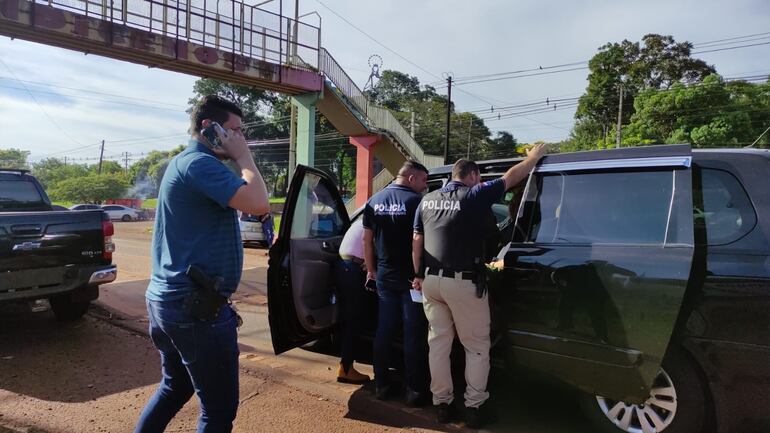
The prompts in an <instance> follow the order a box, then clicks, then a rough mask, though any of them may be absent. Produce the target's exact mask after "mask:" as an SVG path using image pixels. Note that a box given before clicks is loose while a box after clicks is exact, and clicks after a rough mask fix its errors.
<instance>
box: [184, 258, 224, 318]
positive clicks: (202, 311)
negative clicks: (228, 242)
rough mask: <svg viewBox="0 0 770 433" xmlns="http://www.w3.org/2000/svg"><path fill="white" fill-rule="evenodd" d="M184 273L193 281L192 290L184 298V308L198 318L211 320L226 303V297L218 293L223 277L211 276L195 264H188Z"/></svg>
mask: <svg viewBox="0 0 770 433" xmlns="http://www.w3.org/2000/svg"><path fill="white" fill-rule="evenodd" d="M186 274H187V276H188V277H189V278H190V281H192V282H193V288H194V290H193V291H192V292H191V293H190V294H189V295H188V296H187V297H186V298H185V300H184V310H185V311H186V312H187V313H188V314H190V315H191V316H193V317H194V318H196V319H198V320H202V321H205V322H213V321H214V320H216V318H217V317H218V316H219V310H220V309H221V308H222V306H223V305H226V304H227V298H226V297H224V296H222V295H221V294H219V286H221V285H222V283H223V282H224V278H222V277H214V278H211V277H209V276H208V275H206V274H205V273H204V272H203V271H202V270H201V269H200V268H199V267H197V266H195V265H190V267H188V268H187V272H186Z"/></svg>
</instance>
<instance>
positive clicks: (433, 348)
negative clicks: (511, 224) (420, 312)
mask: <svg viewBox="0 0 770 433" xmlns="http://www.w3.org/2000/svg"><path fill="white" fill-rule="evenodd" d="M545 153H546V148H545V146H543V145H536V146H535V147H533V148H532V150H530V151H529V156H528V157H527V158H526V159H525V160H524V161H522V162H520V163H519V164H517V165H515V166H513V167H511V168H510V169H509V170H508V171H507V172H506V173H505V174H504V175H503V176H502V177H501V178H499V179H495V180H493V181H490V182H483V183H480V180H481V175H480V173H479V168H478V166H477V165H476V163H475V162H473V161H469V160H467V159H461V160H459V161H457V162H456V163H455V165H454V167H453V168H452V181H451V182H449V183H447V185H446V186H445V187H444V188H441V189H439V190H436V191H433V192H431V193H429V194H427V195H426V196H425V197H424V198H423V199H422V202H421V203H420V206H419V207H418V209H417V213H416V215H415V221H414V240H413V245H412V251H413V253H412V254H413V265H414V268H415V275H416V276H415V279H414V281H413V287H414V288H415V289H420V290H422V293H423V306H424V308H425V314H426V316H427V318H428V322H429V323H430V330H429V333H428V344H429V346H430V355H429V361H430V374H431V384H430V390H431V392H432V393H433V404H434V405H436V406H437V411H438V421H439V422H441V423H446V422H449V421H450V419H451V404H452V400H453V399H454V390H453V387H452V374H451V368H450V360H449V354H450V352H451V351H452V342H453V341H454V337H455V330H456V332H457V336H458V337H459V338H460V342H461V343H462V344H463V346H464V347H465V379H466V382H467V387H466V391H465V407H466V425H467V426H468V427H471V428H478V427H479V426H480V425H481V424H482V423H483V417H482V416H481V411H480V408H481V405H482V404H484V402H485V401H486V400H487V398H489V393H488V392H487V377H488V376H489V348H490V336H489V329H490V314H489V300H488V298H487V295H486V292H485V291H484V290H483V285H481V286H480V283H481V282H482V281H483V278H484V275H483V272H484V269H485V267H484V238H485V233H484V229H485V225H484V219H485V218H486V217H487V216H488V215H489V212H490V209H491V207H492V205H493V204H494V203H497V202H498V201H499V200H500V199H501V198H502V196H503V194H504V193H505V191H507V190H508V189H510V188H512V187H513V186H515V185H516V184H517V183H519V182H520V181H521V180H523V179H524V178H525V177H526V176H527V175H528V174H529V172H530V171H531V170H532V169H533V168H534V167H535V165H536V164H537V162H538V161H539V160H540V158H541V157H542V156H543V155H545ZM480 289H481V290H480Z"/></svg>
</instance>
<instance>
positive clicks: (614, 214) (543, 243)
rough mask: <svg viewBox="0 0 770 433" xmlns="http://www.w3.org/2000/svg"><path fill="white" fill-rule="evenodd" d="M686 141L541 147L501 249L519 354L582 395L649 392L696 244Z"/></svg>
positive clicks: (622, 396) (636, 397)
mask: <svg viewBox="0 0 770 433" xmlns="http://www.w3.org/2000/svg"><path fill="white" fill-rule="evenodd" d="M691 160H692V156H691V149H690V147H689V146H687V145H676V146H650V147H639V148H630V149H618V150H608V151H597V152H577V153H571V154H569V153H567V154H558V155H552V156H547V157H546V158H545V159H544V160H543V161H542V163H541V165H539V166H538V167H537V168H536V169H535V170H534V172H533V173H532V174H531V175H530V178H529V181H528V184H527V187H526V190H525V192H524V199H523V201H522V203H521V205H520V207H519V211H518V215H517V221H516V224H517V227H518V228H519V229H520V230H516V233H515V234H514V235H513V242H511V244H510V245H509V248H508V251H507V252H506V253H505V277H506V278H507V281H508V282H509V284H511V283H512V284H513V285H514V286H515V292H514V294H513V296H511V297H510V304H509V305H508V306H507V311H508V312H509V314H508V323H507V324H506V326H505V327H506V329H508V338H509V340H508V341H509V343H510V348H511V349H512V351H513V352H512V354H513V356H514V358H515V360H516V361H517V363H519V364H521V365H524V366H525V367H529V368H532V369H534V370H539V371H541V372H545V373H547V374H548V375H550V376H553V377H556V378H558V379H561V380H563V381H565V382H567V383H571V384H573V385H575V386H577V387H578V388H580V389H582V390H584V391H586V392H589V393H591V394H596V395H601V396H605V397H608V398H613V399H618V400H622V401H626V402H632V403H641V402H643V401H644V400H645V399H646V398H647V397H649V393H650V387H651V386H652V383H653V379H654V378H655V377H656V375H657V374H658V371H659V369H660V366H661V361H662V359H663V357H664V356H665V354H666V349H667V347H668V344H669V340H670V338H671V335H672V332H673V330H674V326H675V324H676V321H677V316H678V314H679V310H680V307H681V305H682V300H683V297H684V295H685V289H686V287H687V284H688V280H689V276H690V270H691V266H692V261H693V252H694V229H693V197H692V181H691V169H690V166H691Z"/></svg>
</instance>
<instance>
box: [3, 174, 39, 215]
mask: <svg viewBox="0 0 770 433" xmlns="http://www.w3.org/2000/svg"><path fill="white" fill-rule="evenodd" d="M46 207H48V205H47V204H46V202H45V200H44V199H43V197H42V195H41V194H40V192H39V191H38V190H37V188H35V184H34V183H32V182H29V181H26V180H3V181H0V209H3V210H16V209H18V210H29V209H37V208H46Z"/></svg>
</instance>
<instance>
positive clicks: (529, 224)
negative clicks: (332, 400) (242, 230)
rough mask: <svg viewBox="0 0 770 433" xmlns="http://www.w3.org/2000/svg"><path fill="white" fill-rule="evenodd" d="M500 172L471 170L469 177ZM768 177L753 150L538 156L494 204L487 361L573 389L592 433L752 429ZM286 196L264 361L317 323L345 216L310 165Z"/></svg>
mask: <svg viewBox="0 0 770 433" xmlns="http://www.w3.org/2000/svg"><path fill="white" fill-rule="evenodd" d="M516 162H517V160H516V159H509V160H497V161H484V162H481V163H480V167H481V170H482V175H483V176H485V177H496V176H499V175H500V174H502V173H503V172H504V171H505V169H507V168H508V167H509V166H511V165H513V164H515V163H516ZM449 172H450V168H449V167H442V168H439V169H436V170H433V171H432V172H431V176H430V182H429V185H430V187H431V188H437V187H440V186H441V185H442V184H443V183H445V182H446V180H448V176H449ZM769 179H770V151H766V150H753V149H730V150H728V149H719V150H695V151H692V150H691V149H690V147H689V146H686V145H674V146H650V147H639V148H628V149H617V150H605V151H595V152H576V153H568V154H554V155H549V156H547V157H545V158H544V159H543V161H542V162H541V163H540V164H539V165H538V167H537V168H536V169H535V170H534V171H533V173H532V174H531V175H530V177H529V179H528V180H527V181H526V183H524V184H522V185H520V186H518V187H517V188H514V190H513V191H511V192H509V193H508V194H506V196H505V198H504V199H503V200H502V201H501V203H500V204H499V205H498V206H497V207H496V208H495V214H496V216H497V217H498V223H499V226H500V227H501V229H502V230H501V231H502V232H503V233H504V236H507V238H504V239H503V241H502V242H501V245H500V251H499V254H498V258H499V259H501V260H503V262H504V267H503V270H501V271H498V272H497V273H494V274H493V275H492V278H491V281H492V289H491V292H490V304H491V305H492V309H493V316H492V317H493V319H492V320H493V329H494V331H493V332H495V333H496V335H495V339H494V341H496V346H495V347H494V348H493V352H494V353H493V355H495V356H496V357H497V360H498V361H502V362H503V363H504V365H505V366H506V367H509V366H511V367H512V366H515V367H523V368H526V369H530V370H534V371H537V372H539V373H545V374H547V375H548V376H550V377H553V378H556V379H558V380H559V381H561V382H563V383H566V384H569V385H572V386H574V387H575V388H577V389H579V390H580V391H581V400H582V401H581V405H582V407H583V408H584V409H585V411H586V412H587V415H588V417H589V418H591V419H592V421H594V422H595V425H596V428H598V429H600V430H602V431H607V432H629V433H632V432H633V433H636V432H640V433H650V432H668V433H678V432H688V433H700V432H703V431H711V430H714V431H718V432H741V433H743V432H749V431H768V428H769V427H770V421H769V419H770V414H768V408H770V188H768V180H769ZM286 204H287V205H286V208H285V209H286V210H285V211H284V217H283V219H282V221H281V227H280V233H281V237H280V239H279V241H278V242H277V243H276V245H275V246H274V247H273V249H272V250H271V252H270V256H271V257H270V267H269V271H268V305H269V312H270V328H271V333H272V337H273V346H274V349H275V351H276V353H281V352H283V351H286V350H289V349H291V348H293V347H297V346H300V345H302V344H304V343H307V342H309V341H313V340H315V339H318V338H320V337H322V336H324V335H327V334H328V333H329V332H331V331H333V328H334V325H335V323H336V317H337V311H336V310H337V308H336V304H335V302H334V296H333V293H334V288H333V287H332V285H331V281H332V278H331V266H332V264H333V263H334V261H335V260H336V248H337V247H338V246H339V243H340V241H341V239H342V236H343V235H344V233H345V230H346V229H347V227H348V226H349V223H350V222H349V217H348V214H347V212H346V211H345V206H344V204H343V203H342V200H341V199H340V197H339V194H338V192H337V190H336V188H335V186H334V183H333V182H332V180H331V179H330V178H329V177H328V176H326V175H325V174H324V173H322V172H320V171H317V170H314V169H310V168H307V167H300V168H299V169H298V170H297V173H296V175H295V178H294V179H293V181H292V185H291V190H290V193H289V197H288V199H287V203H286ZM506 209H511V210H513V213H514V214H513V215H506V214H505V210H506ZM323 282H329V283H327V284H324V283H323Z"/></svg>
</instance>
